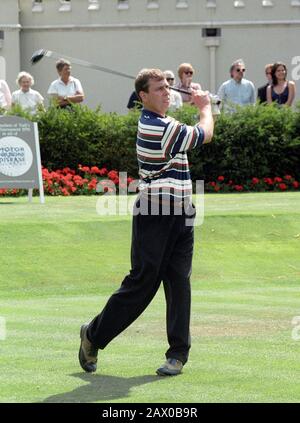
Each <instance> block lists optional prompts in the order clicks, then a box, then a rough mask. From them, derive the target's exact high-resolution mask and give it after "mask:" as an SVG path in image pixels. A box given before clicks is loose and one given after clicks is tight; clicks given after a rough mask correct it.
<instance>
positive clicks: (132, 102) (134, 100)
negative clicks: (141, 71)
mask: <svg viewBox="0 0 300 423" xmlns="http://www.w3.org/2000/svg"><path fill="white" fill-rule="evenodd" d="M135 108H136V109H141V108H142V103H141V100H140V99H139V98H138V95H137V93H136V92H135V91H133V92H132V94H131V96H130V97H129V100H128V104H127V109H129V110H130V109H135Z"/></svg>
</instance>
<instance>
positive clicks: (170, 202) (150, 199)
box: [139, 193, 192, 209]
mask: <svg viewBox="0 0 300 423" xmlns="http://www.w3.org/2000/svg"><path fill="white" fill-rule="evenodd" d="M139 198H140V199H143V200H147V201H148V202H149V203H152V204H159V205H161V206H166V207H167V206H170V207H175V208H180V209H183V208H184V207H185V205H191V204H192V202H191V201H190V199H189V201H188V202H187V200H186V201H184V200H178V199H176V198H174V199H173V198H171V197H170V199H169V200H166V199H163V198H159V197H158V198H157V197H156V196H154V195H147V194H142V193H140V195H139Z"/></svg>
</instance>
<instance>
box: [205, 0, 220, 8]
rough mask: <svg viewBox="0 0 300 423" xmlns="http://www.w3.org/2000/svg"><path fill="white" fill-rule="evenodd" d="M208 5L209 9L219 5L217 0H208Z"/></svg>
mask: <svg viewBox="0 0 300 423" xmlns="http://www.w3.org/2000/svg"><path fill="white" fill-rule="evenodd" d="M206 7H207V8H209V9H212V8H216V7H217V2H216V0H207V2H206Z"/></svg>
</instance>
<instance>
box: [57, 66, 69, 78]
mask: <svg viewBox="0 0 300 423" xmlns="http://www.w3.org/2000/svg"><path fill="white" fill-rule="evenodd" d="M59 75H60V77H61V78H62V79H65V80H68V79H69V77H70V75H71V66H70V65H65V66H64V67H63V68H62V70H61V71H60V73H59Z"/></svg>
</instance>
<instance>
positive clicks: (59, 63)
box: [56, 59, 71, 72]
mask: <svg viewBox="0 0 300 423" xmlns="http://www.w3.org/2000/svg"><path fill="white" fill-rule="evenodd" d="M66 65H67V66H71V63H70V62H69V60H65V59H59V60H58V61H57V62H56V69H57V71H58V72H61V71H62V70H63V68H64V66H66Z"/></svg>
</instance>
